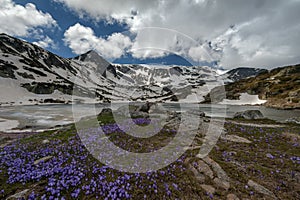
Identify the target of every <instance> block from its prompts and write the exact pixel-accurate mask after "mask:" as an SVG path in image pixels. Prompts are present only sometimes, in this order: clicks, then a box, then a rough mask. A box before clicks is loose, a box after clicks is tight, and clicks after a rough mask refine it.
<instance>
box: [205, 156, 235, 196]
mask: <svg viewBox="0 0 300 200" xmlns="http://www.w3.org/2000/svg"><path fill="white" fill-rule="evenodd" d="M203 161H204V162H206V163H207V164H208V165H209V166H211V168H212V169H213V171H214V172H215V173H216V174H217V178H215V179H214V182H215V183H216V185H217V186H218V187H221V188H224V189H225V190H228V189H229V188H230V182H229V180H230V179H229V177H228V175H227V174H226V172H225V171H224V170H223V169H222V167H221V166H220V165H219V164H218V163H216V162H215V161H214V160H212V159H211V158H209V157H208V156H206V157H205V158H203Z"/></svg>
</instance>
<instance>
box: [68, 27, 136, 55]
mask: <svg viewBox="0 0 300 200" xmlns="http://www.w3.org/2000/svg"><path fill="white" fill-rule="evenodd" d="M64 41H65V42H66V44H67V45H68V46H69V47H70V48H71V49H72V51H73V52H74V53H76V54H82V53H85V52H87V51H89V50H91V49H93V50H95V51H97V52H98V53H99V54H100V55H102V56H103V57H105V58H107V59H116V58H119V57H121V56H122V55H123V54H124V53H125V51H126V49H128V48H129V47H130V46H131V40H130V38H129V37H127V36H125V35H123V34H121V33H114V34H112V35H110V36H109V37H107V38H106V39H104V38H101V37H97V36H96V35H95V33H94V31H93V30H92V29H91V28H90V27H85V26H82V25H81V24H79V23H77V24H75V25H74V26H71V27H69V29H68V30H66V32H65V34H64Z"/></svg>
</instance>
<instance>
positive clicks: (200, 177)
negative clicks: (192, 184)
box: [188, 165, 205, 183]
mask: <svg viewBox="0 0 300 200" xmlns="http://www.w3.org/2000/svg"><path fill="white" fill-rule="evenodd" d="M188 168H189V170H190V171H191V172H192V173H193V174H194V176H195V178H196V179H197V181H198V182H199V183H204V182H205V176H204V175H202V174H200V173H199V172H198V171H197V169H195V167H193V166H192V165H189V167H188Z"/></svg>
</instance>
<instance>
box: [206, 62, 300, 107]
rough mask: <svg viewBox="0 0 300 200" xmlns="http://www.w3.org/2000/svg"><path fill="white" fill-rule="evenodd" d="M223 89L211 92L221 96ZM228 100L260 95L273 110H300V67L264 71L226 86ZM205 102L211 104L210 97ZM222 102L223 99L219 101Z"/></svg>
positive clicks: (293, 66) (217, 88)
mask: <svg viewBox="0 0 300 200" xmlns="http://www.w3.org/2000/svg"><path fill="white" fill-rule="evenodd" d="M220 91H221V88H220V87H216V88H214V89H213V90H212V91H211V94H214V95H215V96H217V95H220ZM225 91H226V96H227V99H230V100H238V99H239V98H240V96H241V94H245V93H246V94H249V95H258V96H259V98H260V99H262V100H266V103H265V105H266V106H268V107H273V108H281V109H282V108H283V109H292V108H293V109H294V108H300V65H292V66H286V67H280V68H276V69H273V70H271V71H263V72H261V73H259V74H258V75H257V76H255V77H251V78H247V79H242V80H239V81H237V82H234V83H229V84H227V85H226V86H225ZM220 96H221V95H220ZM205 99H206V100H205V101H204V102H206V103H207V102H210V96H209V95H207V96H206V97H205ZM219 101H220V102H221V101H222V99H219Z"/></svg>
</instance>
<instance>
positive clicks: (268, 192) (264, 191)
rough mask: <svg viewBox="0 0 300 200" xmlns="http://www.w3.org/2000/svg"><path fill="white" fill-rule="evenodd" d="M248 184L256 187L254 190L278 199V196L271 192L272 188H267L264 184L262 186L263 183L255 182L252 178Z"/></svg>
mask: <svg viewBox="0 0 300 200" xmlns="http://www.w3.org/2000/svg"><path fill="white" fill-rule="evenodd" d="M247 184H248V185H249V186H250V187H252V188H254V190H255V191H257V192H258V193H261V194H264V195H267V196H270V197H272V198H273V199H277V197H276V196H275V195H274V193H273V192H271V191H270V190H268V189H267V188H265V187H264V186H262V185H260V184H258V183H256V182H254V181H252V180H249V181H248V183H247Z"/></svg>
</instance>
